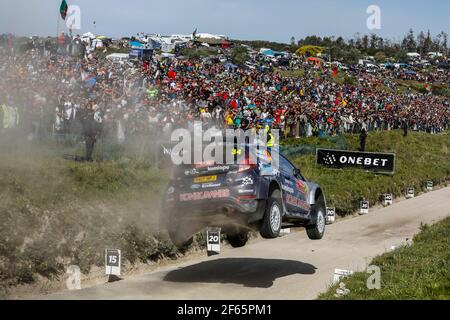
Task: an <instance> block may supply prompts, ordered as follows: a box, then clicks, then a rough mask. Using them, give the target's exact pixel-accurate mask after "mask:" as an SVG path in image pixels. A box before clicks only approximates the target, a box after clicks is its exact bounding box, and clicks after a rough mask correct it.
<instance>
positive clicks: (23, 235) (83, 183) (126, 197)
mask: <svg viewBox="0 0 450 320" xmlns="http://www.w3.org/2000/svg"><path fill="white" fill-rule="evenodd" d="M286 144H287V147H289V148H290V149H291V150H294V151H295V152H293V153H292V154H291V155H290V159H291V160H292V161H293V162H294V163H295V164H296V165H297V166H298V167H299V168H301V170H302V172H303V173H304V175H305V176H306V177H308V178H309V179H311V180H313V181H317V182H318V183H320V184H321V185H322V187H323V188H324V190H325V194H326V196H327V200H328V204H329V205H333V206H335V207H336V209H337V212H338V214H341V215H345V214H350V213H352V212H354V211H355V210H356V209H357V208H358V206H359V201H360V200H361V199H362V198H363V197H365V198H366V199H369V201H370V202H371V204H374V203H376V202H377V201H379V200H380V196H381V195H382V194H383V193H385V192H392V193H393V194H394V195H396V196H400V195H401V194H402V193H403V192H404V190H405V188H406V187H409V186H414V187H416V190H420V189H421V188H422V186H423V184H424V183H425V181H427V180H433V181H434V182H435V184H438V183H440V182H444V181H446V180H447V179H448V177H449V175H450V162H449V161H448V159H449V150H450V137H449V136H448V135H429V134H423V133H410V134H409V135H408V137H403V136H402V135H401V133H400V132H383V133H370V134H369V137H368V139H367V149H368V151H393V152H396V154H397V163H396V168H397V169H396V173H395V174H394V175H393V176H384V175H374V174H372V173H367V172H364V171H358V170H332V169H326V168H320V167H316V166H315V164H314V163H315V159H314V154H315V148H316V147H317V146H326V147H336V148H342V147H344V146H346V147H348V148H349V149H352V150H356V149H357V146H358V137H357V136H346V137H345V139H344V140H343V139H335V140H333V139H331V140H330V139H321V138H305V139H291V140H288V141H287V142H286ZM1 147H2V149H1V150H2V153H1V154H0V289H7V288H9V287H11V286H15V285H18V284H22V283H32V282H34V281H35V280H36V279H37V277H38V276H42V277H46V278H58V277H61V276H63V275H64V272H65V268H66V267H67V266H68V265H72V264H74V265H78V266H80V268H81V270H82V272H84V273H88V272H89V270H90V268H91V267H92V266H95V265H97V266H102V265H103V263H104V249H105V248H107V247H112V248H120V249H122V254H123V261H124V262H126V263H136V262H143V263H146V262H149V261H158V260H160V259H163V258H168V259H176V258H177V257H179V256H180V255H183V254H184V253H183V252H178V251H177V250H176V248H175V247H174V246H173V245H172V243H171V242H170V241H169V239H168V237H167V235H166V234H165V233H164V232H160V230H159V206H160V201H161V198H162V194H163V192H164V188H165V185H166V183H167V180H168V174H167V172H166V171H164V170H155V169H154V166H153V164H152V163H151V162H150V161H144V160H142V159H140V160H138V159H136V158H125V157H119V156H116V157H114V159H115V160H110V161H104V162H101V163H75V162H71V161H66V160H63V159H62V157H61V155H60V154H59V155H58V152H57V151H56V150H58V149H52V148H43V147H37V146H32V145H25V146H22V147H18V146H17V144H13V145H11V144H10V145H9V147H8V146H6V147H5V146H1ZM196 240H197V241H196V242H195V244H194V246H193V248H194V249H196V248H201V247H203V246H204V239H202V235H198V236H197V239H196Z"/></svg>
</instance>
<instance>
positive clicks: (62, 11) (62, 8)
mask: <svg viewBox="0 0 450 320" xmlns="http://www.w3.org/2000/svg"><path fill="white" fill-rule="evenodd" d="M67 9H69V7H68V6H67V2H66V0H63V1H62V2H61V6H60V7H59V13H60V14H61V18H62V19H63V20H66V17H67Z"/></svg>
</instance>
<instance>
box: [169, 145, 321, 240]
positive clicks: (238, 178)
mask: <svg viewBox="0 0 450 320" xmlns="http://www.w3.org/2000/svg"><path fill="white" fill-rule="evenodd" d="M249 149H250V148H248V146H241V148H240V149H239V150H245V151H246V152H245V154H246V155H245V157H246V158H245V159H244V161H242V162H240V164H232V165H228V164H225V165H223V164H216V163H214V162H209V163H201V164H197V165H181V166H177V167H176V168H175V170H174V173H173V177H172V179H171V181H170V183H169V186H168V188H167V191H166V194H165V199H164V203H163V210H162V216H161V221H162V223H163V225H164V227H165V228H166V229H167V230H168V232H169V236H170V238H171V240H172V242H173V243H174V245H176V246H177V247H178V248H186V247H187V246H189V245H190V244H191V243H192V241H193V235H194V234H195V233H197V232H199V231H201V230H203V229H204V228H206V227H220V228H221V229H222V232H223V233H225V234H226V236H227V239H228V241H229V243H230V244H231V245H232V246H233V247H242V246H244V245H245V244H246V242H247V240H248V233H249V231H250V230H252V229H253V230H254V229H257V230H258V231H259V232H260V234H261V236H262V237H263V238H269V239H270V238H277V237H278V236H279V234H280V231H281V229H282V228H288V227H296V226H303V227H305V229H306V232H307V235H308V237H309V238H310V239H321V238H322V237H323V235H324V231H325V224H326V204H325V195H324V193H323V191H322V189H321V188H320V186H319V185H317V184H316V183H313V182H311V181H308V180H307V179H306V178H305V177H304V176H303V175H302V174H301V173H300V170H298V169H297V168H296V167H295V166H294V165H293V164H292V163H291V162H289V160H288V159H286V158H285V157H284V156H282V155H281V154H279V153H278V152H277V151H275V150H266V151H265V152H264V153H262V154H261V153H259V154H254V153H253V152H252V151H250V150H249ZM257 153H258V152H257ZM274 156H278V158H277V159H279V160H278V165H277V166H276V168H275V167H273V166H272V164H271V162H270V161H271V159H273V157H274ZM251 157H256V161H250V158H251ZM251 159H252V160H254V158H251Z"/></svg>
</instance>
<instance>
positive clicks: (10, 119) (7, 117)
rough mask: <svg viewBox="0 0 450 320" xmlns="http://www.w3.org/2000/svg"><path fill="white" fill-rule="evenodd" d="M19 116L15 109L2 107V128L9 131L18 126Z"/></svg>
mask: <svg viewBox="0 0 450 320" xmlns="http://www.w3.org/2000/svg"><path fill="white" fill-rule="evenodd" d="M19 121H20V116H19V109H17V107H8V106H7V105H5V104H3V105H2V122H1V123H2V128H3V129H11V128H16V127H18V126H19Z"/></svg>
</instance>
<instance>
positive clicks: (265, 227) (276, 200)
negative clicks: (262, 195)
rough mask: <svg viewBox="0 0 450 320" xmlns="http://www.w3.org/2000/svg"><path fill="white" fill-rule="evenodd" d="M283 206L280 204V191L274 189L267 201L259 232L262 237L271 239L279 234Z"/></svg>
mask: <svg viewBox="0 0 450 320" xmlns="http://www.w3.org/2000/svg"><path fill="white" fill-rule="evenodd" d="M282 217H283V207H282V204H281V193H280V191H279V190H274V191H273V192H272V194H271V195H270V197H269V200H268V201H267V207H266V210H265V213H264V218H263V222H262V226H261V229H260V234H261V236H262V237H263V238H266V239H273V238H277V237H278V236H279V235H280V230H281V222H282V221H281V220H282Z"/></svg>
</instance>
